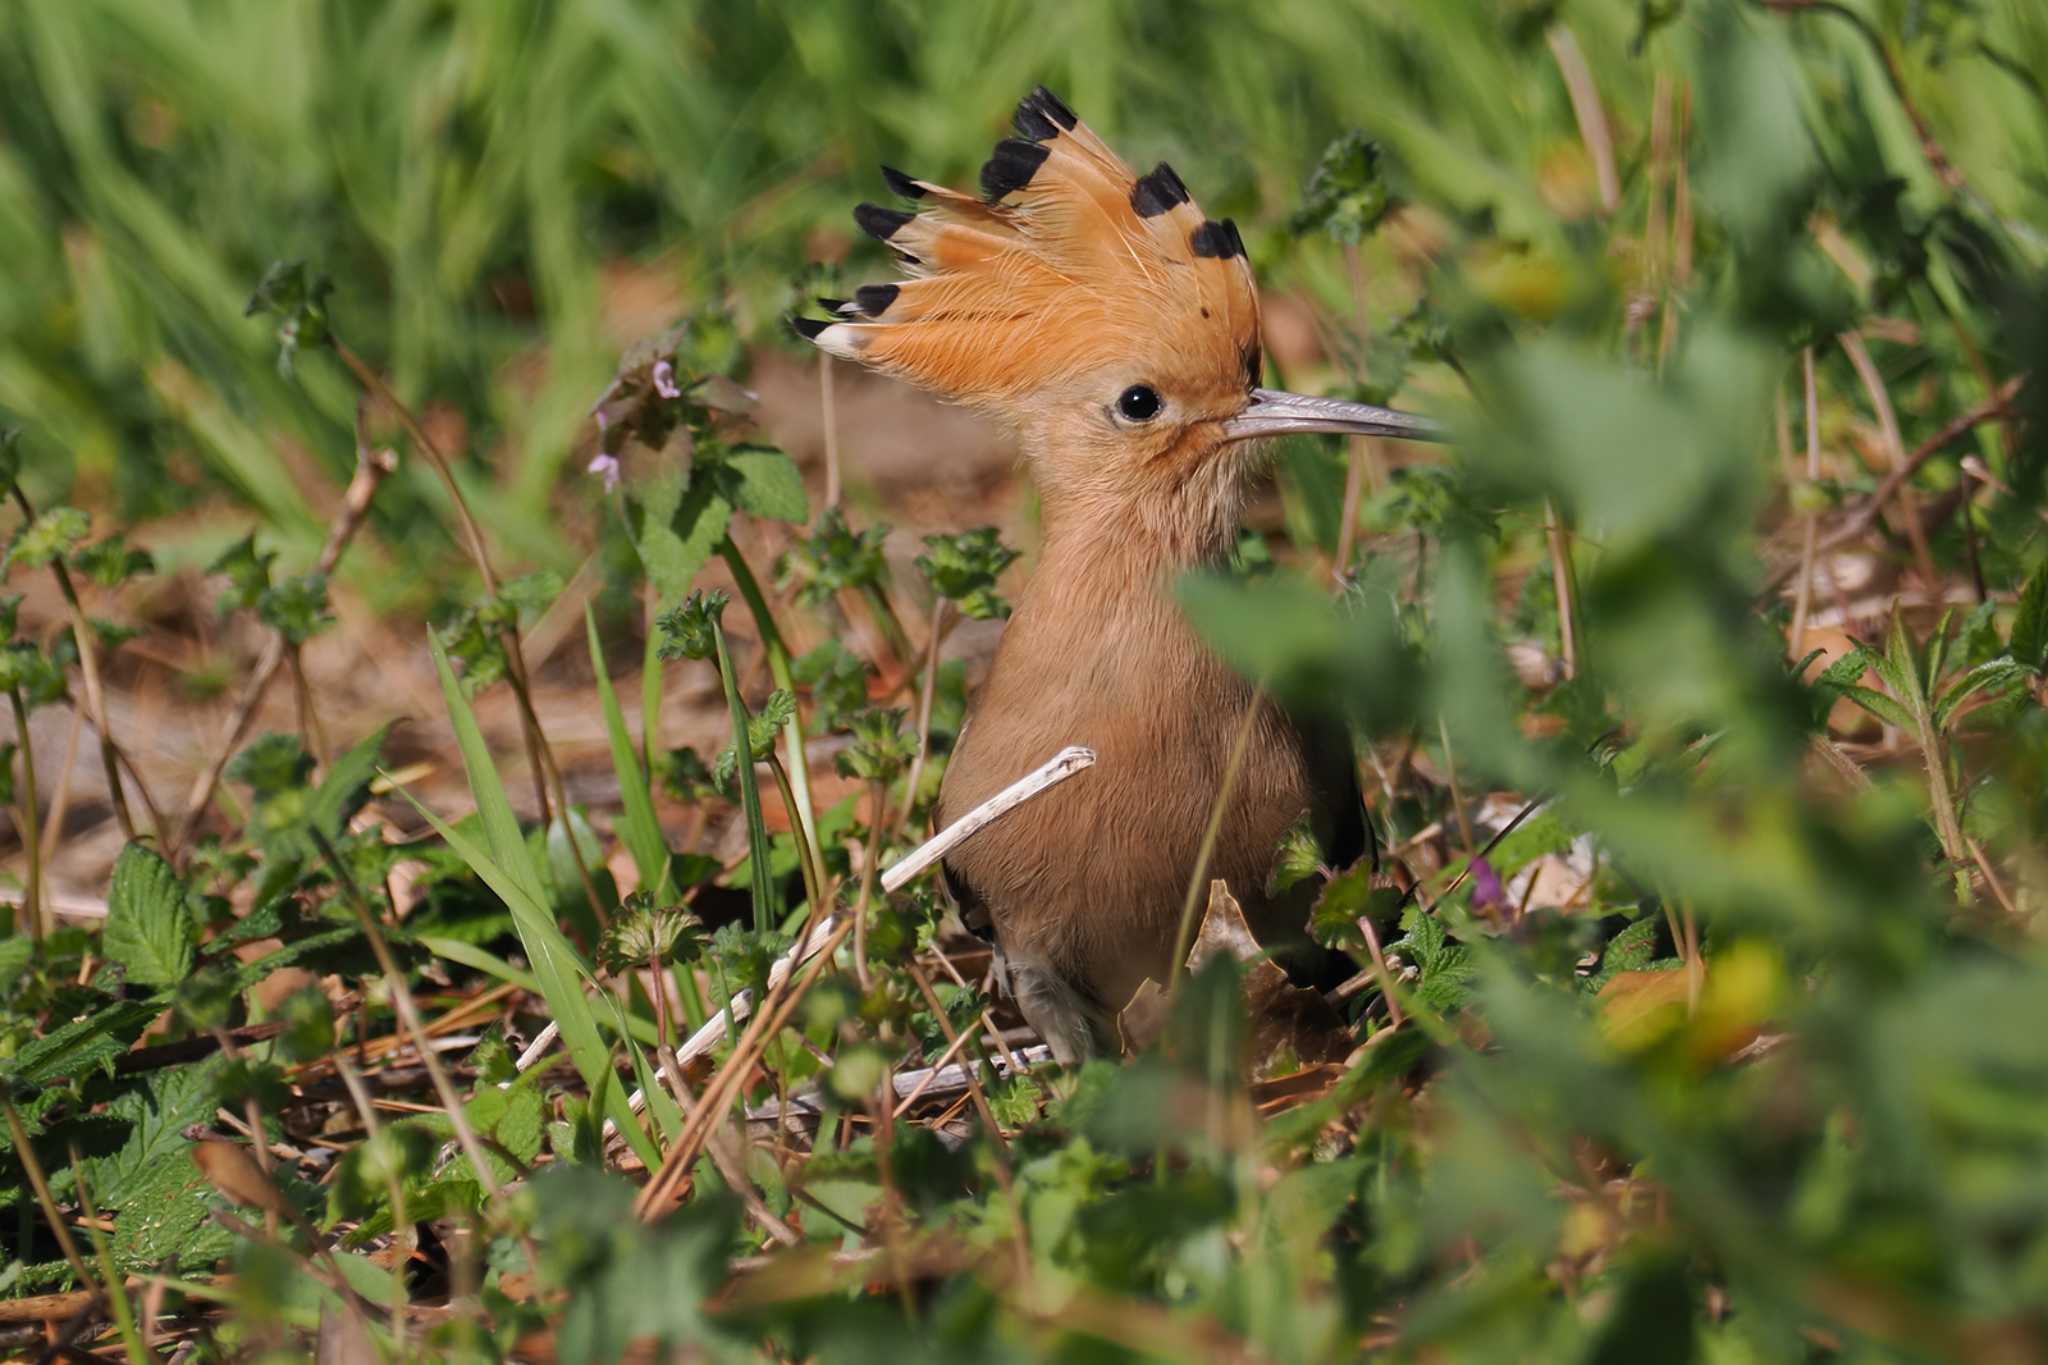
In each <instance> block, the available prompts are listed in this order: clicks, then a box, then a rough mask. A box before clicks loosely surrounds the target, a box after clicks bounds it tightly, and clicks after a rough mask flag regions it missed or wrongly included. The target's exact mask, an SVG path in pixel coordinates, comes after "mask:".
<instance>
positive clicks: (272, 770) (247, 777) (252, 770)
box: [227, 733, 313, 801]
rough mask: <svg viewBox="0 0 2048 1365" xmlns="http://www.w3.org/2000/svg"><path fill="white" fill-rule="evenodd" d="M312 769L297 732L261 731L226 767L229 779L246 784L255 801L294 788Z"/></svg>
mask: <svg viewBox="0 0 2048 1365" xmlns="http://www.w3.org/2000/svg"><path fill="white" fill-rule="evenodd" d="M312 772H313V756H312V755H311V754H309V753H307V752H306V746H305V745H304V744H302V743H300V741H299V737H298V736H297V735H280V734H275V733H273V734H265V735H261V736H258V737H257V738H256V739H255V740H253V741H251V742H250V744H249V746H248V747H247V748H245V749H243V750H242V752H240V753H239V754H236V755H235V757H234V759H233V760H232V761H231V762H230V763H229V764H228V766H227V777H228V780H229V781H231V782H240V783H243V784H245V785H246V786H248V788H249V789H250V791H251V793H253V794H254V796H255V797H256V799H257V800H258V801H269V800H272V799H273V798H275V797H278V796H281V795H283V794H284V793H285V792H290V791H298V790H299V789H301V788H303V787H304V786H305V785H306V779H307V778H308V777H309V776H311V775H312Z"/></svg>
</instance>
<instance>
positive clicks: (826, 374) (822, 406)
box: [818, 351, 840, 507]
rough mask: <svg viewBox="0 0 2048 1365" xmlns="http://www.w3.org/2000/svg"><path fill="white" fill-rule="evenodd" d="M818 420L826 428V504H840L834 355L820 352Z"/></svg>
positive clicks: (834, 505)
mask: <svg viewBox="0 0 2048 1365" xmlns="http://www.w3.org/2000/svg"><path fill="white" fill-rule="evenodd" d="M818 420H819V422H820V424H821V425H822V426H823V427H824V430H825V505H826V506H827V507H837V506H838V505H839V494H840V487H839V414H838V403H837V402H836V401H835V398H834V395H833V392H832V357H831V356H829V355H827V354H825V353H824V352H823V351H820V352H818Z"/></svg>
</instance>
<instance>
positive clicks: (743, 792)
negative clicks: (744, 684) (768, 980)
mask: <svg viewBox="0 0 2048 1365" xmlns="http://www.w3.org/2000/svg"><path fill="white" fill-rule="evenodd" d="M711 639H712V645H713V647H714V648H715V649H716V650H717V652H718V676H719V680H720V681H721V682H723V683H724V684H725V706H726V711H727V712H728V713H729V714H730V715H731V716H732V747H733V760H734V766H735V767H736V768H737V769H738V775H739V780H740V809H741V811H742V812H743V813H744V815H745V816H746V821H747V865H748V867H749V868H750V869H751V870H752V875H751V876H750V877H749V878H748V883H747V887H748V890H749V892H750V893H751V894H752V897H753V903H754V930H755V932H756V933H763V934H765V933H767V932H768V930H769V928H770V927H771V926H772V925H773V924H774V923H775V922H776V920H777V919H779V918H780V916H781V911H782V896H781V893H780V892H779V891H778V889H777V887H776V885H775V878H774V877H773V876H771V875H770V873H769V862H768V826H767V823H766V821H765V820H763V818H762V815H761V789H760V784H759V783H758V782H757V781H756V780H755V777H754V750H753V746H752V745H751V744H750V743H749V742H748V738H749V737H748V734H747V704H746V703H745V702H744V701H742V700H740V687H739V680H738V679H737V678H735V677H734V676H733V667H732V655H731V653H730V652H729V651H728V650H727V649H726V647H725V631H724V630H722V629H721V628H720V627H719V624H718V620H717V618H716V617H715V616H714V617H713V618H712V620H711Z"/></svg>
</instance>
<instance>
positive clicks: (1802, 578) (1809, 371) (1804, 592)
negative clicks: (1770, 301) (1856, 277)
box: [1791, 346, 1820, 659]
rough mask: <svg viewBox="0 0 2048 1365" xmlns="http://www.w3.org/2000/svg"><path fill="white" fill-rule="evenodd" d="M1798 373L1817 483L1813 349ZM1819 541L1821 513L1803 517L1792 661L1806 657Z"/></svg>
mask: <svg viewBox="0 0 2048 1365" xmlns="http://www.w3.org/2000/svg"><path fill="white" fill-rule="evenodd" d="M1799 373H1800V377H1801V382H1802V383H1803V384H1804V385H1805V393H1806V481H1807V483H1809V484H1817V483H1819V482H1820V391H1819V389H1818V388H1817V387H1816V386H1815V384H1814V379H1813V347H1811V346H1805V347H1801V348H1800V351H1799ZM1819 541H1820V509H1818V508H1815V509H1814V510H1813V511H1811V512H1808V513H1807V514H1806V525H1805V526H1804V527H1803V528H1801V530H1800V532H1799V588H1798V591H1797V592H1796V593H1795V594H1794V595H1793V598H1792V651H1791V652H1792V657H1793V658H1795V659H1796V658H1799V657H1800V656H1801V655H1803V654H1805V653H1806V616H1807V613H1808V612H1809V611H1811V610H1812V608H1813V559H1814V555H1815V554H1816V553H1817V550H1818V546H1819Z"/></svg>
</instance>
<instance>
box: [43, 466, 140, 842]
mask: <svg viewBox="0 0 2048 1365" xmlns="http://www.w3.org/2000/svg"><path fill="white" fill-rule="evenodd" d="M9 492H10V493H12V494H13V497H14V505H15V506H16V507H18V508H20V509H21V515H22V516H23V517H24V518H26V519H27V520H29V521H31V522H32V521H34V520H35V519H36V509H35V507H34V506H33V505H32V504H31V503H30V502H29V500H28V494H26V493H24V492H22V491H21V485H20V484H19V483H15V484H11V485H9ZM50 573H51V575H52V576H53V577H54V578H55V579H56V580H57V590H58V591H59V592H60V593H62V594H63V596H64V606H65V609H66V611H67V613H68V614H69V615H70V617H71V637H72V639H73V640H74V641H76V642H77V644H78V672H79V676H80V677H82V678H83V679H84V680H85V709H86V714H87V715H88V716H89V717H90V718H91V720H92V726H93V729H94V730H95V731H96V732H98V735H99V741H100V764H101V766H102V767H104V768H105V769H106V773H107V799H108V800H109V801H110V802H112V803H113V807H114V818H115V819H116V820H117V821H119V822H120V825H121V835H122V837H123V838H126V839H133V838H134V837H135V818H134V816H133V815H131V814H130V813H129V810H128V794H127V791H126V789H125V788H124V787H123V786H122V785H121V768H122V759H123V758H124V757H125V756H124V755H122V754H121V752H120V746H119V745H117V744H116V743H115V742H114V731H113V727H112V726H111V725H109V724H108V721H107V698H106V693H105V692H104V691H103V690H102V689H101V687H100V665H99V640H98V639H97V637H95V636H94V634H93V629H92V622H91V621H90V620H88V619H87V618H86V615H85V607H84V605H83V604H82V603H80V602H79V600H78V589H77V588H76V587H74V586H73V585H72V582H71V573H70V571H69V570H68V569H66V568H65V567H64V561H63V559H62V558H61V557H59V558H53V559H52V560H51V561H50ZM24 742H25V741H24ZM127 766H128V769H129V772H130V774H131V775H134V776H135V778H136V783H135V790H136V793H137V794H138V795H140V796H141V797H142V799H143V802H144V804H145V806H147V808H148V810H149V813H150V815H151V817H152V820H151V823H152V825H153V826H154V828H155V829H156V832H157V837H158V838H159V839H161V838H162V837H163V832H164V830H163V820H162V818H161V817H160V816H158V815H157V810H156V803H155V802H153V801H151V800H150V799H149V789H148V788H147V787H144V786H143V785H142V780H141V777H140V775H139V774H135V770H134V765H133V764H132V763H131V764H128V765H127Z"/></svg>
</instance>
